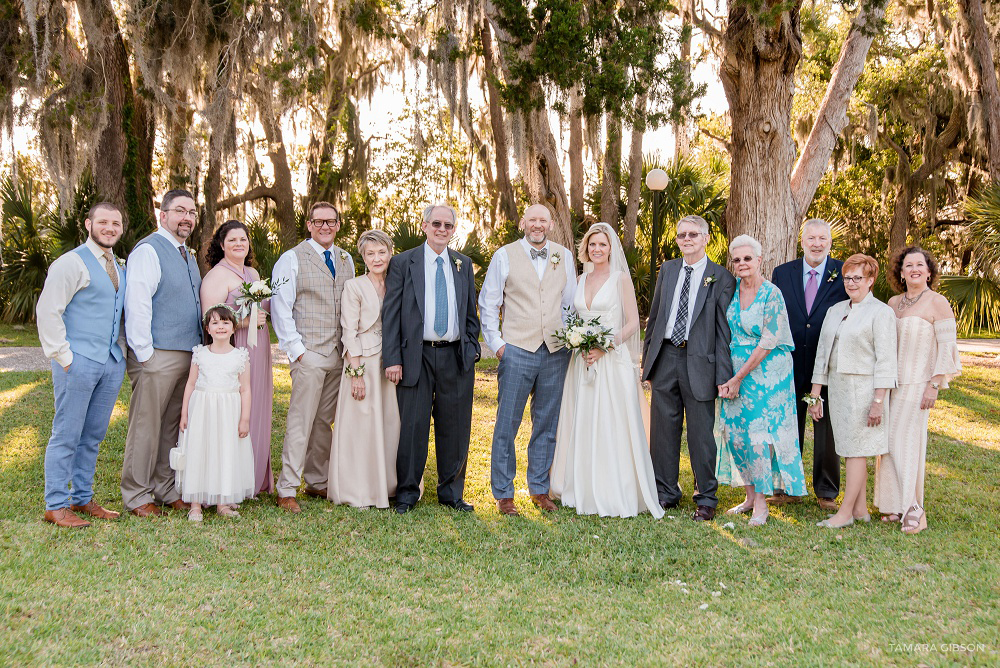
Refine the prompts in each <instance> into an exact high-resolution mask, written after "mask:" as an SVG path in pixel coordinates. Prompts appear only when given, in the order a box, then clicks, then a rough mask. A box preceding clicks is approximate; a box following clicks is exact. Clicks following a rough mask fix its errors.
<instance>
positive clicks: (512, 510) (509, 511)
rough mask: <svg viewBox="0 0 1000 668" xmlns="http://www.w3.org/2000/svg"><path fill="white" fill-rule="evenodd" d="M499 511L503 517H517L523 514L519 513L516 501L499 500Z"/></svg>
mask: <svg viewBox="0 0 1000 668" xmlns="http://www.w3.org/2000/svg"><path fill="white" fill-rule="evenodd" d="M497 510H499V511H500V514H501V515H507V516H508V517H517V516H518V515H520V514H521V513H519V512H517V506H515V505H514V499H497Z"/></svg>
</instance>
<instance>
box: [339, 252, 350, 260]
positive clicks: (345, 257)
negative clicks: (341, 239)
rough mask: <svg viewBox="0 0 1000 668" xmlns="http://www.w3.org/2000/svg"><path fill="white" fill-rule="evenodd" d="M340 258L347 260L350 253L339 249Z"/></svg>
mask: <svg viewBox="0 0 1000 668" xmlns="http://www.w3.org/2000/svg"><path fill="white" fill-rule="evenodd" d="M340 259H341V260H343V261H344V262H348V261H349V260H350V259H351V254H350V253H348V252H347V251H345V250H342V251H340Z"/></svg>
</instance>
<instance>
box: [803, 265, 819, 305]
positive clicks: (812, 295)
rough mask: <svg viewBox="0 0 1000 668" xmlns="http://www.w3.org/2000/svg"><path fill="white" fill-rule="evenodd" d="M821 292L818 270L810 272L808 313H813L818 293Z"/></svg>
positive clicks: (807, 295)
mask: <svg viewBox="0 0 1000 668" xmlns="http://www.w3.org/2000/svg"><path fill="white" fill-rule="evenodd" d="M818 291H819V281H817V280H816V270H815V269H810V270H809V280H807V281H806V313H812V310H813V302H814V301H816V293H817V292H818Z"/></svg>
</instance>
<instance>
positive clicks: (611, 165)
mask: <svg viewBox="0 0 1000 668" xmlns="http://www.w3.org/2000/svg"><path fill="white" fill-rule="evenodd" d="M604 127H605V132H606V133H607V138H608V148H607V150H606V151H605V152H604V168H603V169H602V170H601V220H602V221H603V222H605V223H607V224H608V225H610V226H611V227H613V228H615V229H616V230H617V229H618V222H619V220H620V218H619V216H620V213H619V212H620V209H619V207H620V206H621V192H622V182H621V168H622V167H621V165H622V120H621V119H620V118H616V117H614V116H612V115H611V114H608V115H607V116H605V118H604Z"/></svg>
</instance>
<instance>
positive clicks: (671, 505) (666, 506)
mask: <svg viewBox="0 0 1000 668" xmlns="http://www.w3.org/2000/svg"><path fill="white" fill-rule="evenodd" d="M680 503H681V502H680V501H674V502H672V503H671V502H668V501H660V508H663V509H664V510H671V509H673V508H676V507H677V506H679V505H680Z"/></svg>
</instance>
